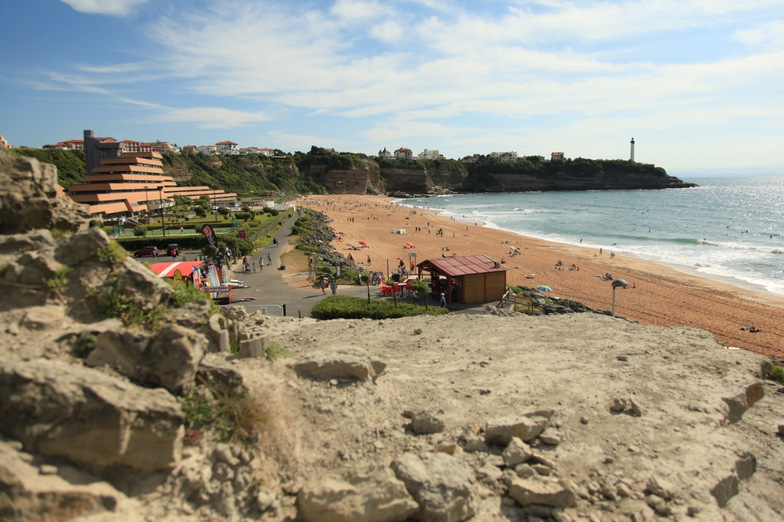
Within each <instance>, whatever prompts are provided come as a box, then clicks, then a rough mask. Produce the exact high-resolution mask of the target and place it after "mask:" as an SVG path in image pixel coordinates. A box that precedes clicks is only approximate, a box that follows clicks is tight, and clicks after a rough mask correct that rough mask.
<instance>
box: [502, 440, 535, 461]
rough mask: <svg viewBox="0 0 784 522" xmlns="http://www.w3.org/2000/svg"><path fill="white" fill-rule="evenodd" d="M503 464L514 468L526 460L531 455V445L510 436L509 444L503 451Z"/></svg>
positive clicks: (529, 458)
mask: <svg viewBox="0 0 784 522" xmlns="http://www.w3.org/2000/svg"><path fill="white" fill-rule="evenodd" d="M503 457H504V464H505V465H506V466H507V467H509V468H515V467H517V466H518V465H520V464H523V463H525V462H528V461H529V460H531V457H533V452H532V451H531V447H530V446H529V445H528V444H526V443H525V442H523V441H522V440H520V439H519V438H518V437H512V440H511V441H510V442H509V445H508V446H507V447H506V449H505V450H504V453H503Z"/></svg>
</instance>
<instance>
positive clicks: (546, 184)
mask: <svg viewBox="0 0 784 522" xmlns="http://www.w3.org/2000/svg"><path fill="white" fill-rule="evenodd" d="M691 186H694V184H692V183H684V182H683V181H681V180H680V179H678V178H676V177H672V176H666V175H665V176H657V175H650V174H647V173H638V172H610V173H601V174H591V175H587V176H586V175H577V176H575V175H573V174H568V173H566V172H556V173H555V175H554V176H552V177H548V178H542V177H537V176H531V175H526V174H517V173H491V174H485V175H483V176H482V178H481V181H480V182H477V183H473V184H471V190H470V192H533V191H559V190H635V189H665V188H686V187H691Z"/></svg>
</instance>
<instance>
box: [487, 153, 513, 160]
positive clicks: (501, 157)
mask: <svg viewBox="0 0 784 522" xmlns="http://www.w3.org/2000/svg"><path fill="white" fill-rule="evenodd" d="M490 157H491V158H498V159H499V160H501V161H515V160H516V159H517V152H514V151H509V152H491V153H490Z"/></svg>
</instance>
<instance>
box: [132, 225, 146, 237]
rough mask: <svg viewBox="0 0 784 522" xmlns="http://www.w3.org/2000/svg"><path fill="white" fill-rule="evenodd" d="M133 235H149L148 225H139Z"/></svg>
mask: <svg viewBox="0 0 784 522" xmlns="http://www.w3.org/2000/svg"><path fill="white" fill-rule="evenodd" d="M133 235H134V236H136V237H145V236H146V235H147V227H145V226H138V227H136V228H134V229H133Z"/></svg>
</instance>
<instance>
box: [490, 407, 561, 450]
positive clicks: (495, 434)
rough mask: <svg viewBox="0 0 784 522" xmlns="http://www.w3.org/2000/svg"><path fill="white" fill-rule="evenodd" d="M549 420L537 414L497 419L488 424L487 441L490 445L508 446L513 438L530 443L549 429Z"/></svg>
mask: <svg viewBox="0 0 784 522" xmlns="http://www.w3.org/2000/svg"><path fill="white" fill-rule="evenodd" d="M547 423H548V418H547V417H545V416H543V415H539V414H538V412H537V413H533V414H524V415H517V416H513V417H505V418H501V419H496V420H493V421H491V422H489V423H488V424H487V428H486V430H485V440H486V441H487V443H488V444H495V445H498V446H506V445H507V444H509V442H510V441H511V440H512V437H518V438H519V439H520V440H522V441H523V442H528V441H529V440H533V439H535V438H536V437H538V436H539V434H540V433H542V431H544V429H545V428H546V427H547Z"/></svg>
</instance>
